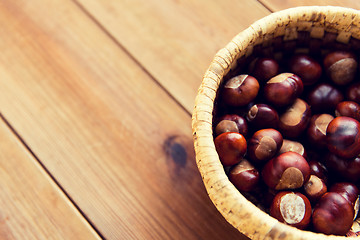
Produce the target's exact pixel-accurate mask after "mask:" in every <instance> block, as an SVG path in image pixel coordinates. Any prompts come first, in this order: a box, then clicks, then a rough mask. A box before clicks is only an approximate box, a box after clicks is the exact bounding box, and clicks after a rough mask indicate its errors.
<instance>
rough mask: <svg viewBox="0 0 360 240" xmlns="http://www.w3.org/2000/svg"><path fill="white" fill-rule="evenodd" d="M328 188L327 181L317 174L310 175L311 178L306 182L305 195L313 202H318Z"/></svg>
mask: <svg viewBox="0 0 360 240" xmlns="http://www.w3.org/2000/svg"><path fill="white" fill-rule="evenodd" d="M327 190H328V189H327V186H326V184H325V182H324V181H323V180H322V179H321V178H319V177H318V176H316V175H310V178H309V180H308V181H307V182H306V183H305V184H304V192H305V196H307V198H308V199H309V200H310V201H311V202H313V203H315V202H317V201H318V200H319V199H320V198H321V197H322V196H323V195H324V194H325V193H326V192H327Z"/></svg>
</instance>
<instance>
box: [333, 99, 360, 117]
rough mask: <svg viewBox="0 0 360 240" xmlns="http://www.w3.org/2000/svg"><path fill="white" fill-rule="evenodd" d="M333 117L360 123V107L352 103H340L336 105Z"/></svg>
mask: <svg viewBox="0 0 360 240" xmlns="http://www.w3.org/2000/svg"><path fill="white" fill-rule="evenodd" d="M335 115H336V116H337V117H340V116H345V117H351V118H354V119H356V120H358V121H360V105H359V104H358V103H356V102H353V101H342V102H340V103H338V104H337V105H336V109H335Z"/></svg>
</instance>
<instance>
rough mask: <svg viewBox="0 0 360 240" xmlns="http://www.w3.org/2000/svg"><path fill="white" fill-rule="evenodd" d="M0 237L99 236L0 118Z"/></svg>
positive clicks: (87, 237) (67, 237) (95, 237)
mask: <svg viewBox="0 0 360 240" xmlns="http://www.w3.org/2000/svg"><path fill="white" fill-rule="evenodd" d="M0 142H1V144H0V188H1V191H0V205H1V208H0V239H24V240H26V239H29V240H32V239H84V240H85V239H86V240H90V239H100V238H99V236H98V235H97V234H96V232H95V231H94V230H93V229H92V227H91V226H90V225H89V224H88V223H87V222H86V220H85V219H84V217H83V216H81V215H80V214H79V212H78V210H77V209H76V208H75V207H74V206H73V205H72V203H71V202H70V201H69V199H68V198H67V197H66V196H65V195H64V194H63V192H62V191H61V190H60V189H59V187H58V186H56V185H55V184H54V182H53V180H52V179H51V178H49V176H48V174H47V173H46V172H45V171H44V169H43V168H42V167H41V166H40V165H39V163H38V162H37V161H36V159H34V158H33V156H31V155H30V154H29V152H28V151H27V149H25V148H24V147H23V146H22V144H21V142H19V140H18V139H17V138H16V137H15V136H14V134H13V132H11V131H10V130H9V128H8V127H7V126H6V125H5V124H4V122H3V121H2V119H0Z"/></svg>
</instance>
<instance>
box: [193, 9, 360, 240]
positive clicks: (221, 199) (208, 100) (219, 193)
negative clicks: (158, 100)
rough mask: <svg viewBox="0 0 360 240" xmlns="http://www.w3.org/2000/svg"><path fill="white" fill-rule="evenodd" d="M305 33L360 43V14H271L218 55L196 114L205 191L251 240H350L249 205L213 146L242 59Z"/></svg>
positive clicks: (290, 11) (197, 147)
mask: <svg viewBox="0 0 360 240" xmlns="http://www.w3.org/2000/svg"><path fill="white" fill-rule="evenodd" d="M299 32H307V33H308V34H309V36H310V37H311V38H312V39H322V38H323V37H324V35H325V34H327V33H332V34H333V35H334V36H335V41H336V42H339V43H342V44H350V42H351V41H352V40H355V41H357V40H359V39H360V12H359V11H356V10H353V9H348V8H342V7H330V6H328V7H318V6H313V7H297V8H291V9H287V10H284V11H280V12H276V13H273V14H270V15H269V16H267V17H265V18H263V19H261V20H258V21H257V22H255V23H254V24H252V25H251V26H250V27H249V28H247V29H246V30H244V31H242V32H241V33H239V34H238V35H237V36H235V37H234V38H233V39H232V40H231V42H230V43H228V44H227V45H226V47H225V48H223V49H221V50H220V51H219V52H218V53H217V54H216V56H215V57H214V59H213V61H212V63H211V64H210V67H209V68H208V70H207V71H206V73H205V75H204V77H203V81H202V84H201V86H200V88H199V90H198V95H197V97H196V100H195V107H194V111H193V116H192V129H193V138H194V147H195V152H196V162H197V165H198V168H199V171H200V173H201V175H202V178H203V182H204V185H205V188H206V190H207V192H208V195H209V197H210V199H211V200H212V202H213V203H214V205H215V206H216V207H217V209H218V210H219V212H220V213H221V214H222V215H223V216H224V218H225V219H226V220H227V221H228V222H229V223H230V224H232V225H233V226H234V227H235V228H237V229H238V230H239V231H240V232H242V233H243V234H245V235H246V236H248V237H249V238H251V239H296V240H297V239H311V240H317V239H319V240H320V239H321V240H330V239H334V240H336V239H338V240H340V239H348V238H346V237H341V236H332V235H330V236H327V235H324V234H319V233H313V232H310V231H302V230H298V229H296V228H293V227H290V226H287V225H285V224H282V223H280V222H278V221H277V220H276V219H274V218H272V217H271V216H269V215H268V214H267V213H265V212H263V211H262V210H260V209H259V208H257V207H256V206H255V205H254V204H252V203H251V202H250V201H248V200H247V199H246V198H245V197H244V196H243V195H242V194H241V193H240V192H239V191H238V190H237V189H236V188H235V187H234V186H233V185H232V183H231V182H230V181H229V180H228V177H227V176H226V174H225V171H224V169H223V166H222V164H221V162H220V160H219V157H218V155H217V152H216V150H215V145H214V142H213V132H212V121H213V110H214V101H215V98H216V96H217V90H218V88H219V86H220V84H221V83H222V81H223V79H224V76H225V75H226V74H227V73H229V71H231V70H233V69H235V68H236V67H237V64H238V60H239V59H240V58H242V57H246V56H249V55H251V54H252V53H253V52H254V49H255V48H256V46H261V47H262V48H265V47H267V46H268V45H270V44H271V42H272V41H271V40H272V39H274V38H279V37H280V38H281V39H282V40H283V41H284V42H285V41H291V40H296V39H297V38H298V37H299V34H298V33H299Z"/></svg>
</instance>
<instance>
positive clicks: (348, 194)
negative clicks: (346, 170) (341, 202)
mask: <svg viewBox="0 0 360 240" xmlns="http://www.w3.org/2000/svg"><path fill="white" fill-rule="evenodd" d="M329 192H336V193H339V194H340V195H341V196H343V197H344V198H345V199H346V200H348V201H349V202H350V203H351V205H352V206H353V207H354V208H355V205H356V201H358V198H359V194H360V191H359V189H358V188H357V187H356V185H355V184H353V183H349V182H337V183H334V184H333V185H332V186H331V187H330V190H329Z"/></svg>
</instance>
